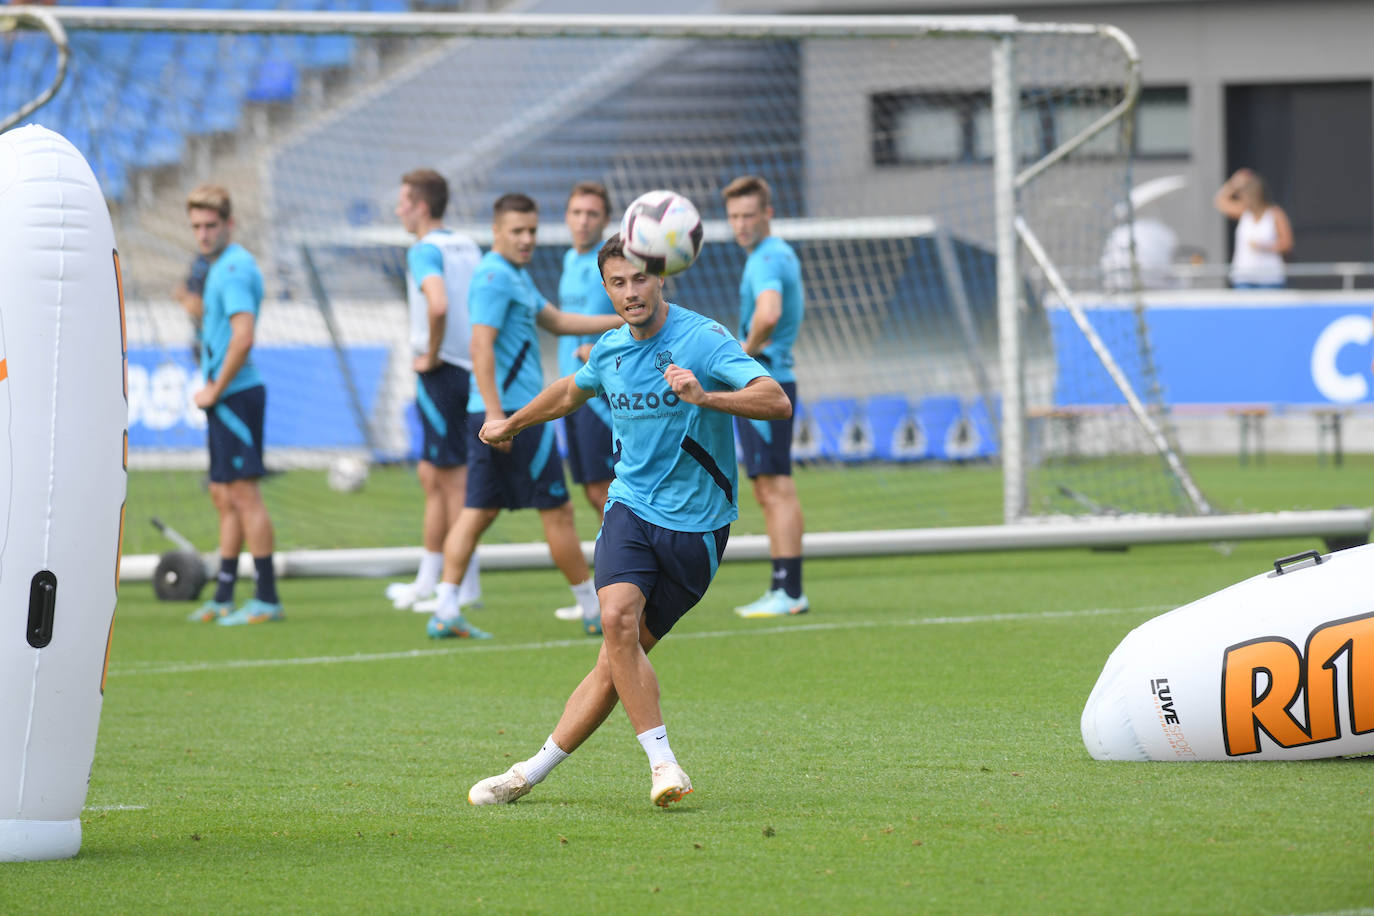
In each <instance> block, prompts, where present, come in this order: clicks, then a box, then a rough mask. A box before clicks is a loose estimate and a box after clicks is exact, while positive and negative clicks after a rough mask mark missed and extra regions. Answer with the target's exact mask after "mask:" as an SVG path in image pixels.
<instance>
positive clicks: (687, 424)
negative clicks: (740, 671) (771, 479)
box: [468, 235, 792, 806]
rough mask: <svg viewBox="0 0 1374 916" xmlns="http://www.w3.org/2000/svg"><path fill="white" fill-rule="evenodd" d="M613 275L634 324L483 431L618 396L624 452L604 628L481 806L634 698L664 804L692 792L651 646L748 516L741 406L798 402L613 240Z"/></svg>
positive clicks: (631, 710)
mask: <svg viewBox="0 0 1374 916" xmlns="http://www.w3.org/2000/svg"><path fill="white" fill-rule="evenodd" d="M597 260H598V263H599V265H600V268H601V276H602V279H603V281H604V283H605V286H606V291H607V292H608V293H609V294H610V297H611V301H612V302H613V303H614V304H615V310H616V313H617V314H619V315H620V316H621V317H622V318H624V319H625V326H624V327H621V328H618V329H616V330H614V331H611V332H609V333H607V334H605V335H603V336H602V337H601V339H600V340H599V341H597V343H596V345H595V346H594V347H593V348H592V351H591V353H590V354H589V356H588V360H587V363H586V365H584V366H583V367H582V368H581V369H579V370H578V371H577V373H576V374H575V375H570V376H565V377H563V378H561V379H559V380H558V381H556V382H554V383H553V384H552V385H550V386H549V387H548V388H546V389H544V391H543V392H541V393H540V394H539V396H538V397H536V398H535V399H534V400H532V401H531V402H530V403H529V404H527V405H526V406H525V407H523V408H521V409H520V410H518V411H516V412H515V413H514V414H512V415H511V416H509V417H507V418H504V419H497V420H493V421H489V422H488V423H487V424H486V425H484V426H483V427H482V430H481V433H480V435H481V438H482V440H483V441H485V442H490V443H493V444H495V443H501V442H505V441H507V440H509V439H510V438H511V437H512V436H515V435H516V434H518V433H519V432H520V431H521V430H523V429H528V428H529V427H531V426H534V425H537V424H540V423H547V422H548V421H549V420H553V419H555V418H557V417H562V416H567V415H568V414H570V413H572V412H573V411H574V410H577V409H578V408H579V407H581V406H582V405H583V404H585V403H586V402H587V401H589V400H590V399H591V398H593V397H595V396H598V395H602V396H605V398H606V399H607V401H608V403H609V404H610V405H611V413H612V422H613V430H614V435H615V437H616V440H617V442H618V444H619V455H620V457H619V461H618V462H617V463H616V466H615V479H614V480H613V481H612V482H611V485H610V489H609V493H608V497H607V503H606V514H605V521H604V523H603V525H602V528H601V533H600V534H599V535H598V536H597V539H596V587H597V595H598V597H599V598H600V601H601V622H602V627H603V629H604V638H603V642H602V645H601V651H600V653H599V654H598V655H597V659H596V664H595V666H594V667H593V668H592V670H591V672H590V673H588V674H587V676H586V677H585V678H583V680H582V682H581V683H580V684H579V685H578V686H577V688H576V689H574V690H573V692H572V695H571V696H570V697H569V698H568V701H567V704H566V705H565V707H564V709H563V715H562V717H561V718H559V720H558V724H557V726H556V727H555V728H554V730H553V734H551V735H550V736H549V739H548V740H547V741H546V742H545V743H544V746H543V748H541V749H540V751H539V753H537V754H535V755H534V756H533V757H531V758H530V759H528V760H525V761H523V762H521V763H517V764H515V765H514V766H513V767H511V768H510V769H509V770H508V771H506V772H505V773H503V774H501V775H499V776H493V777H490V778H488V779H484V780H482V781H481V782H479V783H477V784H476V785H474V786H473V787H472V789H471V790H470V791H469V793H468V801H469V802H471V803H472V804H474V805H494V804H502V803H505V802H513V801H515V800H516V799H518V798H520V797H522V796H523V795H525V794H526V793H528V792H529V791H530V789H531V788H532V787H533V786H535V785H536V784H538V783H539V782H541V781H542V780H543V779H544V778H545V777H546V776H548V774H549V772H550V771H551V770H552V769H553V768H554V767H555V766H557V765H558V764H559V763H560V762H562V761H563V760H564V759H566V758H567V756H568V755H569V754H571V753H572V752H573V751H575V750H576V749H577V748H578V747H579V746H580V745H581V744H582V743H583V742H584V741H586V740H587V738H588V737H590V736H591V734H592V733H593V732H594V731H596V729H597V728H598V727H599V726H600V725H601V723H602V722H604V721H605V720H606V717H607V716H609V715H610V714H611V710H613V709H614V708H615V705H616V703H617V701H619V702H620V703H623V704H624V706H625V712H626V714H627V715H628V716H629V719H630V724H631V726H632V727H633V728H634V731H635V734H636V736H637V737H638V739H639V742H640V745H641V746H642V747H643V748H644V751H645V753H646V754H647V755H648V757H649V766H650V774H651V788H650V791H649V798H650V801H652V802H653V803H654V804H656V805H659V806H666V805H668V804H669V803H671V802H674V801H677V800H679V799H680V798H682V797H683V796H684V795H686V794H687V793H689V792H691V791H692V782H691V780H690V779H688V778H687V774H686V773H684V772H683V770H682V767H681V766H679V765H678V762H677V758H676V757H675V756H674V754H673V752H672V749H671V747H670V746H669V744H668V735H667V731H666V729H665V728H664V725H663V713H662V710H661V708H660V706H659V685H658V677H657V675H656V674H655V673H654V668H653V665H651V664H650V663H649V658H648V652H649V650H651V649H652V648H653V647H654V646H655V645H656V644H657V643H658V641H659V640H661V639H663V637H664V636H666V635H667V634H668V631H669V630H670V629H672V627H673V625H674V624H675V623H676V622H677V621H678V620H679V619H680V618H681V617H682V615H683V614H685V613H687V611H688V610H690V609H691V608H692V607H693V606H694V605H696V603H697V602H698V601H700V600H701V598H702V596H703V595H704V594H705V593H706V589H707V586H708V585H710V582H711V579H712V578H713V577H714V576H715V573H716V567H717V564H718V563H719V561H720V557H721V554H722V553H723V552H724V550H725V542H726V539H727V538H728V536H729V532H730V523H731V522H732V521H734V520H735V519H736V518H737V517H738V516H739V509H738V491H737V487H736V479H737V471H736V468H735V441H734V432H733V429H732V427H731V420H730V417H731V416H738V417H745V418H750V419H759V420H779V419H784V418H786V417H788V416H790V415H791V412H792V405H791V403H790V402H789V401H788V399H787V395H786V394H785V393H784V392H783V390H782V388H781V387H780V386H779V385H778V383H777V382H775V381H773V379H772V378H770V377H769V375H768V372H767V370H765V369H764V368H763V367H762V366H761V365H759V363H758V362H756V361H755V360H753V359H751V358H750V357H748V356H747V355H745V353H744V350H743V349H742V348H741V347H740V345H739V342H738V341H737V340H735V338H733V337H732V336H730V334H729V332H727V331H726V330H725V329H724V328H723V327H721V326H720V325H718V324H716V323H715V322H714V321H711V320H709V319H707V318H704V317H702V316H700V315H698V314H696V313H695V312H691V311H688V310H687V309H685V308H682V307H680V306H677V305H672V304H670V303H668V302H665V301H664V300H663V280H662V278H660V277H656V276H651V275H649V274H646V273H645V272H644V271H642V270H640V269H639V268H637V267H635V266H634V265H632V264H631V263H630V262H629V261H628V260H626V259H625V256H624V251H623V249H622V248H621V244H620V236H619V235H613V236H611V238H610V239H608V240H607V241H606V243H605V244H604V245H603V246H602V248H601V251H600V253H599V254H598V255H597Z"/></svg>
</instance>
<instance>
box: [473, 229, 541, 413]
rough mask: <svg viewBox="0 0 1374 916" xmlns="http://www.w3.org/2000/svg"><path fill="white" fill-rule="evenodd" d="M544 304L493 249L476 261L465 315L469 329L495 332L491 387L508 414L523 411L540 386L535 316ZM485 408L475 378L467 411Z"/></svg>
mask: <svg viewBox="0 0 1374 916" xmlns="http://www.w3.org/2000/svg"><path fill="white" fill-rule="evenodd" d="M547 301H548V300H546V299H545V298H544V297H543V296H542V295H540V293H539V290H537V289H535V288H534V280H532V279H531V278H530V274H529V271H527V270H525V269H524V268H523V267H516V266H515V265H514V264H512V263H511V262H510V261H507V260H506V259H505V258H503V257H501V255H499V254H497V253H496V252H494V251H488V252H487V253H486V254H485V255H483V256H482V260H481V261H479V262H478V264H477V272H476V273H475V274H473V277H472V286H471V287H470V288H469V289H468V317H469V318H470V319H471V320H472V323H473V324H474V325H477V324H484V325H487V326H488V327H493V328H496V330H497V334H496V347H495V349H496V387H497V388H498V389H499V390H500V392H501V408H502V409H503V410H505V411H507V412H509V411H513V410H519V409H520V408H521V407H524V406H525V405H526V404H528V403H529V402H530V401H532V400H534V396H535V395H536V394H538V393H539V392H540V391H541V390H543V388H544V369H543V367H542V366H541V365H540V359H539V331H538V327H537V325H536V324H535V316H536V315H538V314H539V310H540V309H542V308H543V307H544V305H545V303H546V302H547ZM486 409H487V407H486V404H485V403H483V401H482V392H481V391H480V390H479V389H478V387H477V382H476V380H475V379H474V380H473V383H472V387H471V390H470V391H469V393H468V413H485V412H486Z"/></svg>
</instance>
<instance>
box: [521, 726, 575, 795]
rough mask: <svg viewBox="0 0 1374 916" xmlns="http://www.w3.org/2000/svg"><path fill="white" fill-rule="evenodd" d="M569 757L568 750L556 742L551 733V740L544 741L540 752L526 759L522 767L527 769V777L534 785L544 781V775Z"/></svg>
mask: <svg viewBox="0 0 1374 916" xmlns="http://www.w3.org/2000/svg"><path fill="white" fill-rule="evenodd" d="M567 759H568V752H567V751H565V750H563V749H562V748H561V747H559V746H558V745H557V744H555V743H554V740H553V735H549V740H547V741H545V742H544V746H543V747H541V748H540V749H539V753H537V754H535V755H534V756H533V757H531V758H530V759H529V760H526V761H525V765H524V766H522V767H521V769H522V770H524V771H525V779H526V780H527V781H528V782H529V784H530V785H532V786H534V785H538V784H539V783H541V782H543V781H544V777H545V776H548V775H549V773H551V772H553V768H554V767H556V766H558V765H559V764H560V763H562V762H563V761H564V760H567Z"/></svg>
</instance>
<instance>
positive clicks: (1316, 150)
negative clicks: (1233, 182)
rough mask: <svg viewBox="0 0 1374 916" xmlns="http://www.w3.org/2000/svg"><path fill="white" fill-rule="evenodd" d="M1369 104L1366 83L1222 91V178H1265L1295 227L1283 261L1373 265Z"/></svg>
mask: <svg viewBox="0 0 1374 916" xmlns="http://www.w3.org/2000/svg"><path fill="white" fill-rule="evenodd" d="M1372 105H1374V102H1372V101H1371V91H1370V83H1369V82H1368V81H1364V82H1349V83H1269V84H1264V85H1241V86H1227V87H1226V174H1227V175H1230V174H1231V173H1232V172H1234V171H1235V170H1236V169H1238V168H1240V167H1242V166H1248V167H1250V168H1252V169H1254V170H1255V171H1257V172H1259V173H1260V175H1262V176H1264V180H1265V181H1266V182H1267V183H1268V185H1269V190H1270V194H1271V196H1272V197H1273V198H1274V202H1275V203H1277V204H1278V205H1279V206H1281V207H1283V209H1284V210H1285V211H1287V213H1288V218H1289V220H1290V221H1291V222H1292V224H1293V252H1292V254H1291V255H1289V260H1291V261H1370V260H1374V123H1371V121H1372V115H1371V106H1372ZM1232 225H1234V224H1232ZM1233 244H1234V238H1232V239H1228V242H1227V247H1228V252H1229V249H1230V247H1231V246H1232V245H1233ZM1290 285H1291V286H1300V287H1312V286H1334V285H1336V284H1335V283H1334V282H1315V283H1314V282H1310V281H1306V280H1304V279H1303V278H1300V277H1298V278H1290Z"/></svg>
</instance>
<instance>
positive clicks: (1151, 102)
mask: <svg viewBox="0 0 1374 916" xmlns="http://www.w3.org/2000/svg"><path fill="white" fill-rule="evenodd" d="M1135 151H1136V155H1138V156H1147V157H1151V158H1162V157H1182V158H1187V157H1188V156H1191V155H1192V154H1193V137H1192V126H1191V123H1190V115H1189V108H1188V89H1187V87H1184V86H1178V87H1169V88H1150V89H1145V90H1142V91H1141V93H1140V101H1139V102H1138V103H1137V104H1136V115H1135Z"/></svg>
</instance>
